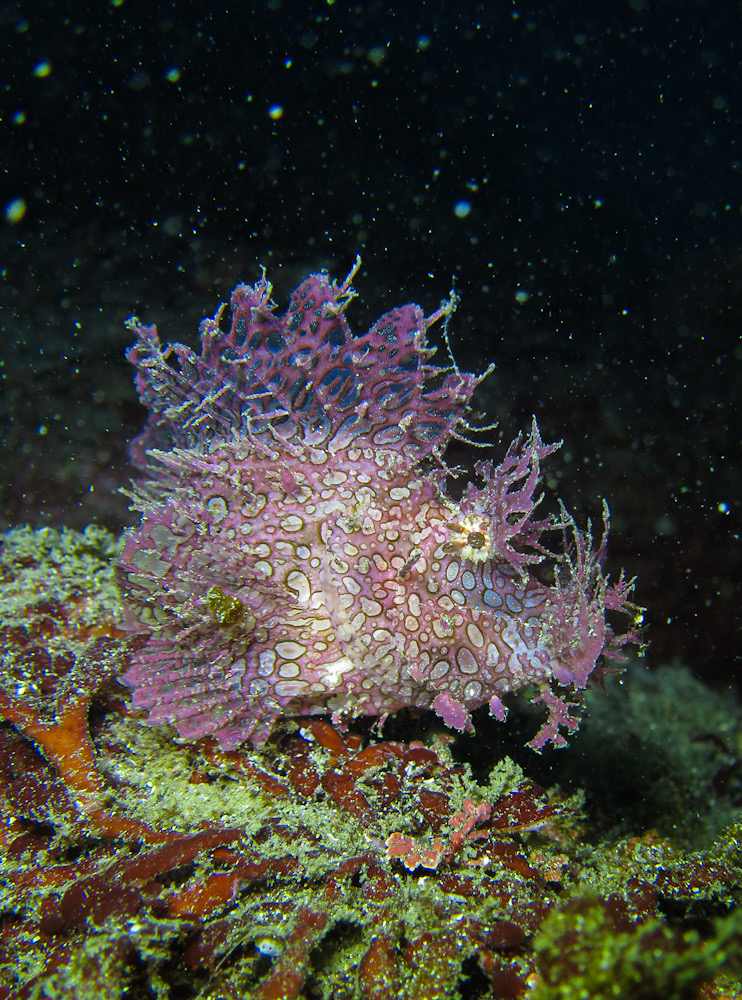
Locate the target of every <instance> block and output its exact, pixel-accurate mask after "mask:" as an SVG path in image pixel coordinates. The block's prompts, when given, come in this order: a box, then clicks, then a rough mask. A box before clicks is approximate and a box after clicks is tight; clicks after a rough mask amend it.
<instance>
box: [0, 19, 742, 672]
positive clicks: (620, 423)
mask: <svg viewBox="0 0 742 1000" xmlns="http://www.w3.org/2000/svg"><path fill="white" fill-rule="evenodd" d="M210 6H217V5H208V4H205V3H203V2H201V3H190V2H178V3H158V2H149V3H144V2H142V0H122V2H119V0H115V2H96V3H91V2H73V0H67V2H64V0H54V2H51V3H41V2H38V0H36V2H6V3H0V39H1V40H0V51H1V52H2V61H1V64H0V110H1V113H2V122H1V124H0V130H1V133H0V149H1V150H2V158H3V170H2V175H1V176H0V183H1V184H2V192H1V195H2V200H1V201H0V207H1V208H2V210H3V212H4V215H3V217H2V219H1V220H0V308H1V316H0V344H1V349H2V352H3V359H2V365H3V367H2V378H3V381H2V395H1V397H0V417H1V418H2V438H3V441H2V444H3V451H2V455H0V468H1V469H2V476H0V503H1V509H0V517H1V518H2V521H3V522H4V524H6V525H10V524H15V523H30V524H32V525H35V526H40V525H44V524H53V525H61V524H67V525H70V526H82V525H84V524H86V523H88V522H90V521H97V522H99V523H104V524H106V525H107V526H109V527H113V528H119V527H121V526H122V525H123V524H125V523H131V515H130V514H129V513H128V511H127V510H126V503H125V501H124V499H123V498H122V497H121V496H120V495H119V494H117V493H116V492H115V490H116V488H117V487H118V486H120V485H122V484H125V483H126V481H127V479H128V477H129V475H130V474H131V470H130V469H129V468H128V466H127V460H126V441H127V439H128V438H130V437H131V436H132V435H133V434H134V433H136V431H137V430H138V428H139V426H140V423H141V420H142V416H143V414H142V411H141V409H140V408H139V406H138V403H137V401H136V396H135V393H134V390H133V387H132V384H131V371H130V370H129V366H128V365H127V364H126V363H125V362H124V360H123V351H124V349H125V347H126V346H127V343H128V339H129V338H128V335H127V334H126V331H125V330H124V329H123V326H122V321H123V319H124V318H126V317H127V316H128V315H130V314H131V313H132V312H137V313H138V314H139V315H140V316H141V317H142V318H143V319H146V320H148V321H155V322H157V323H158V325H159V327H160V332H161V334H162V335H163V337H164V338H165V339H170V340H185V341H187V342H190V343H194V342H195V335H196V325H197V322H198V319H199V318H200V317H201V316H202V315H204V314H207V313H208V314H211V313H213V312H214V311H215V309H216V307H217V305H218V303H219V302H220V301H223V300H224V299H225V298H227V297H228V294H229V291H230V289H231V287H232V286H233V285H234V284H235V283H236V282H237V281H239V280H245V281H253V280H254V279H255V278H256V277H257V276H258V273H259V271H258V264H259V263H261V264H264V265H265V266H266V267H267V268H268V271H269V275H270V277H271V278H272V280H273V281H274V284H275V294H274V297H275V298H276V299H277V301H279V303H283V302H285V295H286V294H287V293H288V292H289V291H290V290H291V288H292V287H294V285H295V284H296V283H297V282H298V280H299V279H300V278H301V277H303V276H304V274H305V273H307V272H309V271H311V270H315V269H317V268H319V267H327V268H329V269H330V271H331V272H332V273H333V274H334V275H336V276H338V277H342V276H344V275H345V274H346V273H347V271H348V270H349V269H350V266H351V264H352V262H353V259H354V257H355V254H356V253H357V252H360V253H361V254H362V257H363V261H364V266H363V269H362V271H361V273H360V274H359V275H358V277H357V279H356V282H355V286H356V288H357V289H358V291H359V293H360V296H361V298H360V300H359V301H357V302H356V303H354V305H353V306H352V307H351V311H350V313H349V319H350V322H351V325H353V326H354V328H355V329H357V330H359V331H362V330H363V329H365V327H366V326H367V324H368V323H369V322H371V321H372V320H373V319H374V318H375V317H376V316H377V315H379V314H380V313H381V312H383V311H384V310H386V309H387V308H390V307H391V306H393V305H395V304H399V303H401V302H403V301H408V300H410V299H412V300H415V301H418V302H420V303H421V304H422V305H423V306H424V307H425V308H426V310H428V311H433V309H435V308H436V306H437V305H438V303H439V301H440V300H441V299H442V298H443V297H445V296H446V295H447V293H448V291H449V289H450V287H451V285H452V282H454V281H455V287H456V289H457V291H458V292H459V294H460V295H461V300H462V301H461V306H460V309H459V311H458V313H457V315H456V318H455V321H454V323H453V326H452V330H451V333H452V342H453V349H454V352H455V355H456V358H457V361H458V363H459V364H460V366H461V367H462V368H472V369H482V368H484V367H485V366H486V365H487V364H488V363H489V362H490V361H495V362H496V363H497V370H496V372H495V373H494V375H493V376H492V377H491V378H490V380H489V382H488V383H487V385H486V386H485V387H484V388H483V389H482V391H481V394H480V397H479V399H478V401H477V402H478V405H479V407H480V408H481V409H482V410H483V411H487V413H488V414H489V415H490V416H491V417H494V418H497V419H498V420H499V421H500V427H499V431H498V432H496V433H495V434H494V436H493V437H494V439H495V440H499V436H500V435H501V436H502V438H503V440H504V443H505V444H506V443H507V442H508V441H509V440H510V438H511V436H512V435H513V434H514V433H515V432H516V431H517V430H518V429H519V428H520V427H527V426H528V425H529V423H530V417H531V414H532V413H536V415H537V417H538V419H539V422H540V425H541V429H542V433H543V436H544V438H545V439H546V440H554V439H558V438H564V440H565V445H564V448H563V449H562V451H561V452H560V453H559V454H558V455H557V456H555V457H554V458H553V459H552V460H551V469H550V470H549V469H548V468H547V472H548V473H549V476H548V478H549V484H550V485H553V486H554V488H555V491H556V492H557V493H558V494H559V495H560V496H562V497H563V499H564V500H565V501H566V502H567V504H568V505H569V506H570V507H571V508H572V509H574V510H575V511H576V512H577V513H578V515H579V516H580V517H581V518H584V517H586V516H588V515H592V516H593V517H596V516H598V514H599V510H600V498H601V497H603V496H605V497H607V498H608V499H609V501H610V504H611V508H612V512H613V537H612V547H611V564H610V565H611V569H612V570H613V571H614V572H615V571H617V570H618V569H619V568H620V566H621V565H624V566H626V567H627V569H628V570H629V572H630V573H632V574H634V573H636V574H638V576H639V589H638V598H639V600H640V602H641V603H642V604H646V605H647V606H648V607H649V614H648V620H649V622H650V624H651V631H650V638H651V640H652V647H651V649H650V653H649V655H650V658H651V660H653V661H655V662H662V661H667V660H671V659H673V658H675V657H679V658H681V659H682V660H683V661H684V662H686V663H688V664H689V665H690V666H691V667H692V669H693V670H694V672H695V673H696V674H697V675H698V676H700V677H703V678H705V679H708V680H709V681H712V682H713V683H715V684H717V685H718V686H721V687H726V686H728V685H730V684H732V683H733V682H738V681H739V679H740V676H742V667H741V662H742V661H741V660H740V646H739V638H740V637H739V631H740V630H739V622H740V599H741V597H742V583H741V581H740V528H741V525H740V521H741V517H740V481H741V480H742V473H741V472H740V423H741V422H740V406H739V397H740V393H741V391H742V340H741V339H740V334H741V332H742V329H741V326H740V314H741V312H742V239H741V235H740V234H741V232H742V211H741V201H742V130H741V129H740V124H741V120H742V114H741V105H742V80H741V79H740V77H741V76H742V73H741V72H740V59H741V58H742V15H741V14H740V8H739V5H738V4H736V3H719V2H718V0H713V2H712V0H698V2H688V0H674V2H661V0H660V2H649V0H633V2H608V3H602V4H596V3H594V2H591V3H582V2H570V3H566V2H553V0H550V2H548V3H546V2H543V3H540V4H539V3H524V4H520V3H511V2H501V0H491V2H487V3H473V2H466V0H464V2H457V3H452V2H447V3H446V2H434V3H412V2H408V3H405V4H400V5H397V6H395V7H394V8H390V7H389V6H388V5H387V4H382V3H356V4H342V3H339V2H335V3H333V2H327V0H316V2H308V0H284V2H281V0H271V2H268V3H259V4H249V3H244V4H242V3H232V4H227V6H226V9H218V10H211V9H210ZM466 458H467V456H465V455H455V456H454V459H455V460H462V461H465V460H466Z"/></svg>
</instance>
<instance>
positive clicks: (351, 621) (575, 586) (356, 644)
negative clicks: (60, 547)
mask: <svg viewBox="0 0 742 1000" xmlns="http://www.w3.org/2000/svg"><path fill="white" fill-rule="evenodd" d="M358 266H359V262H357V263H356V268H354V270H353V272H352V273H351V274H350V275H349V277H348V278H347V279H346V281H345V282H344V283H343V284H342V285H338V283H337V282H334V281H330V280H329V278H328V277H327V276H326V275H325V274H313V275H310V277H308V278H307V279H306V280H305V281H303V282H302V283H301V284H300V285H299V287H298V288H297V289H296V291H295V292H294V293H293V294H292V296H291V301H290V303H289V307H288V310H287V311H286V312H285V313H284V314H283V315H282V316H278V315H276V312H275V309H276V307H275V305H274V304H273V303H272V302H271V299H270V294H271V285H270V284H269V283H268V282H267V281H266V280H265V276H263V278H262V279H261V280H260V281H259V282H258V283H257V284H256V285H254V286H249V285H239V286H238V287H237V288H236V289H235V291H234V292H233V294H232V301H231V307H232V320H231V323H230V324H228V325H226V326H225V325H224V324H223V323H222V316H223V311H224V307H222V308H221V309H220V310H219V311H218V312H217V314H216V316H215V317H214V318H213V319H206V320H204V321H203V322H202V323H201V328H200V332H201V353H200V355H197V354H195V353H194V352H193V351H191V350H190V349H189V348H187V347H184V346H183V345H180V344H174V345H172V346H167V347H163V346H162V345H161V343H160V340H159V339H158V336H157V331H156V330H155V328H154V327H153V326H143V325H141V324H140V323H139V322H138V320H136V319H132V320H130V322H129V326H130V328H131V330H132V331H133V332H134V333H135V334H136V338H137V340H136V343H135V345H134V346H133V347H132V348H131V349H130V350H129V352H128V358H129V360H131V361H132V362H133V363H134V364H135V365H136V366H137V376H136V383H137V387H138V390H139V394H140V397H141V400H142V402H143V403H144V404H145V405H146V406H147V407H148V408H149V411H150V412H149V422H148V424H147V427H146V429H145V431H144V432H143V433H142V434H141V435H140V436H139V437H138V438H137V439H136V440H135V441H134V442H133V445H132V455H133V459H134V461H135V462H136V464H137V465H138V466H139V467H140V468H141V469H142V470H143V472H144V478H143V479H142V480H141V481H140V482H139V483H138V484H137V485H136V486H135V488H134V492H133V493H132V497H133V500H134V506H135V508H136V509H138V510H139V511H141V521H140V523H139V525H138V527H136V528H134V529H132V530H130V531H129V533H128V536H127V538H126V546H125V549H124V553H123V556H122V558H121V562H120V567H119V570H120V579H121V583H122V588H123V593H124V597H125V601H126V604H127V606H128V612H129V620H130V626H131V628H132V629H133V630H134V631H136V632H138V633H141V637H142V638H141V641H139V642H135V643H134V644H133V646H134V652H133V656H132V660H131V666H130V668H129V669H128V671H127V673H126V674H125V675H124V677H123V680H124V682H125V683H126V684H127V685H129V686H130V687H132V688H133V689H134V691H133V704H134V705H135V706H136V707H139V708H142V709H146V710H147V711H148V720H147V721H148V722H150V723H152V724H156V723H171V724H172V725H173V726H175V728H176V730H177V732H178V735H179V737H180V738H181V739H183V740H195V739H197V738H199V737H201V736H205V735H208V734H210V735H212V736H214V737H216V739H218V740H219V742H220V743H221V745H222V746H223V747H225V748H229V747H234V746H236V745H237V744H239V743H241V742H242V741H243V740H246V739H248V738H249V739H250V740H252V741H253V743H254V744H256V745H260V744H261V743H263V742H264V741H265V739H266V738H267V736H268V734H269V733H270V731H271V727H272V725H273V723H274V721H275V720H276V719H277V718H278V717H279V716H285V715H303V714H310V713H317V712H331V713H333V716H334V718H335V719H336V720H338V719H341V718H342V717H344V716H355V715H370V716H381V717H385V716H386V715H388V714H389V713H391V712H394V711H396V710H397V709H399V708H402V707H403V706H415V707H418V708H424V709H431V710H432V711H434V712H436V713H437V714H438V715H439V716H440V717H441V719H443V720H444V722H445V723H447V724H448V725H449V726H451V727H453V728H455V729H459V730H470V729H471V728H472V723H471V716H470V713H471V711H472V710H473V709H474V708H477V707H478V706H480V705H482V704H485V703H488V704H489V708H490V711H491V712H492V713H493V714H494V715H495V716H496V717H497V718H498V719H503V718H504V716H505V711H506V710H505V706H504V704H503V701H502V699H503V698H504V696H506V695H507V694H508V692H511V691H516V690H518V689H519V688H523V687H525V686H530V687H531V688H532V690H533V692H534V700H535V701H537V702H542V703H543V704H544V705H545V707H546V709H547V712H548V718H547V720H546V722H545V724H544V726H543V728H542V729H541V730H540V732H539V733H538V734H537V735H536V737H535V738H534V739H533V740H532V742H531V744H530V745H531V746H533V747H534V748H535V749H540V748H541V747H542V746H544V745H545V744H546V743H547V742H548V741H552V742H553V743H555V744H556V745H557V746H562V745H564V744H565V739H564V736H563V734H562V733H561V732H560V726H561V727H564V728H566V730H568V731H571V730H573V729H575V728H576V726H577V722H578V720H577V718H576V717H575V716H574V715H573V714H572V712H571V710H572V708H573V705H574V699H570V697H569V695H570V693H571V692H573V691H576V690H578V689H581V688H584V687H585V685H586V683H587V680H588V677H589V675H590V673H591V671H592V670H593V668H594V667H595V665H596V662H597V661H598V658H599V657H600V655H601V653H606V652H607V653H610V652H612V651H614V650H616V649H617V648H618V647H619V646H621V645H623V644H624V643H625V642H627V641H629V640H633V639H634V635H633V633H632V634H631V635H625V636H616V635H614V633H613V631H612V630H611V628H610V627H609V626H608V625H607V624H606V621H605V613H606V610H609V611H610V610H616V611H628V612H629V613H631V612H632V611H633V606H632V605H630V604H629V603H628V595H629V593H630V591H631V584H630V582H628V581H625V580H624V578H623V576H622V577H621V579H620V580H619V581H618V583H617V584H616V585H615V586H611V585H609V583H608V582H607V580H606V578H605V577H604V575H603V573H602V571H601V560H602V556H603V551H604V547H605V534H606V531H604V533H603V541H602V543H601V544H600V545H599V546H598V548H597V551H594V550H593V547H592V539H591V536H590V532H589V530H588V531H587V532H581V531H579V530H578V529H577V528H576V527H575V525H574V522H573V521H572V519H571V518H569V517H568V516H567V515H566V512H564V511H562V516H561V517H560V518H554V517H552V518H546V519H535V517H534V512H535V509H536V507H537V504H538V500H539V497H538V496H537V489H538V482H539V476H540V463H541V461H542V459H544V458H545V457H546V456H547V455H549V454H551V453H552V452H553V451H554V450H555V449H556V448H558V447H559V445H558V444H551V445H546V444H544V443H543V441H542V440H541V437H540V435H539V431H538V428H537V426H536V423H535V421H534V423H533V426H532V429H531V432H530V434H529V435H528V436H526V437H524V436H522V435H521V436H519V437H518V438H517V439H516V440H515V441H514V442H513V443H512V445H511V446H510V448H509V450H508V452H507V454H506V455H505V457H504V459H503V461H502V462H501V463H500V464H499V465H495V464H494V463H492V462H489V461H481V462H479V463H477V465H476V475H477V477H478V481H479V483H478V484H477V483H470V484H469V486H468V487H467V488H466V490H465V491H464V494H463V496H462V498H461V500H460V501H459V502H455V501H454V500H453V499H451V498H450V497H449V496H447V494H446V478H447V474H450V471H451V470H449V469H448V468H447V467H446V465H445V464H444V462H443V458H442V455H443V451H444V449H445V448H446V445H447V444H448V443H449V442H450V441H451V440H452V439H454V438H459V439H463V440H465V438H464V433H465V432H466V431H471V427H470V426H469V424H467V422H466V414H467V412H468V404H469V400H470V399H471V396H472V393H473V391H474V389H475V388H476V386H477V385H478V383H479V382H480V381H481V380H482V378H484V376H478V377H477V376H474V375H470V374H467V373H465V372H461V371H459V370H458V368H457V367H456V366H455V365H451V366H449V367H447V368H438V367H435V366H434V365H432V364H431V363H430V358H431V356H432V354H433V353H434V351H433V349H431V348H429V347H428V346H427V341H426V333H427V330H428V328H429V327H430V326H431V325H432V324H433V323H435V322H436V321H438V320H441V319H444V320H446V321H447V319H448V316H449V315H450V314H451V312H452V311H453V308H454V305H455V302H454V299H453V297H452V299H451V300H450V301H449V302H447V303H444V304H443V305H442V306H441V308H440V309H438V310H437V311H436V312H435V313H434V314H433V315H432V316H430V317H428V318H426V317H425V316H424V314H423V312H422V310H421V309H420V307H419V306H416V305H405V306H402V307H401V308H398V309H393V310H392V311H391V312H388V313H386V314H385V315H384V316H382V317H381V319H380V320H378V322H376V323H375V324H374V325H373V326H372V328H371V329H370V330H369V332H368V333H366V334H365V335H364V336H361V337H354V336H353V335H352V334H351V332H350V329H349V327H348V324H347V322H346V319H345V310H346V307H347V305H348V303H349V302H350V300H351V299H352V298H353V297H354V294H355V293H354V292H353V290H352V288H351V286H350V281H351V279H352V277H353V275H354V274H355V271H356V270H357V267H358ZM485 374H486V373H485ZM553 529H557V530H558V531H559V532H560V533H561V535H562V536H563V543H562V547H563V551H562V554H561V555H560V556H556V557H555V556H554V554H553V553H551V552H549V551H548V550H547V548H546V547H545V545H544V544H543V542H542V537H543V534H544V532H547V531H552V530H553ZM544 559H552V560H553V561H554V565H555V569H554V571H553V572H552V573H551V579H552V580H553V581H554V582H553V584H552V585H551V586H549V585H547V584H546V583H544V582H543V581H542V578H539V577H537V576H535V575H533V574H532V568H533V566H534V565H535V564H536V563H538V562H541V561H542V560H544ZM542 576H545V574H542Z"/></svg>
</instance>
